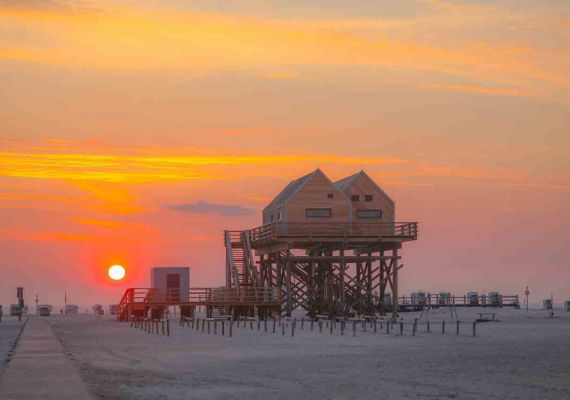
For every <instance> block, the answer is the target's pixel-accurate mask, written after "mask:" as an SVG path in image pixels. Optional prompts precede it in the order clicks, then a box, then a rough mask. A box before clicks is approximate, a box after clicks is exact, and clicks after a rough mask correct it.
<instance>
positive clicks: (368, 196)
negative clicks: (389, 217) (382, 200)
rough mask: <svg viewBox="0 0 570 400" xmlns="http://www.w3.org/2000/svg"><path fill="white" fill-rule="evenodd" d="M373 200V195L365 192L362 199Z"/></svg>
mask: <svg viewBox="0 0 570 400" xmlns="http://www.w3.org/2000/svg"><path fill="white" fill-rule="evenodd" d="M372 200H374V197H373V196H372V195H371V194H367V195H366V196H364V201H372Z"/></svg>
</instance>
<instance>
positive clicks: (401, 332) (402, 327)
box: [400, 322, 404, 336]
mask: <svg viewBox="0 0 570 400" xmlns="http://www.w3.org/2000/svg"><path fill="white" fill-rule="evenodd" d="M403 335H404V323H403V322H400V336H403Z"/></svg>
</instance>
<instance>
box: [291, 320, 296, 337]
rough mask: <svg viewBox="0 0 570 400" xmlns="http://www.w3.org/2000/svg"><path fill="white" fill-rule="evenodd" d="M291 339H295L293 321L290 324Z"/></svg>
mask: <svg viewBox="0 0 570 400" xmlns="http://www.w3.org/2000/svg"><path fill="white" fill-rule="evenodd" d="M291 337H295V321H293V323H292V324H291Z"/></svg>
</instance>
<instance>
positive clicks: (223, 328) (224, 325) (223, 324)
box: [222, 320, 226, 336]
mask: <svg viewBox="0 0 570 400" xmlns="http://www.w3.org/2000/svg"><path fill="white" fill-rule="evenodd" d="M225 330H226V321H224V320H222V336H224V333H225V332H224V331H225Z"/></svg>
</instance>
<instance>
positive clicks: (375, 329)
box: [374, 319, 377, 333]
mask: <svg viewBox="0 0 570 400" xmlns="http://www.w3.org/2000/svg"><path fill="white" fill-rule="evenodd" d="M376 331H377V328H376V319H375V320H374V333H376Z"/></svg>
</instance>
